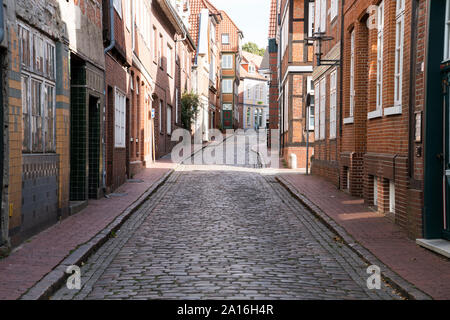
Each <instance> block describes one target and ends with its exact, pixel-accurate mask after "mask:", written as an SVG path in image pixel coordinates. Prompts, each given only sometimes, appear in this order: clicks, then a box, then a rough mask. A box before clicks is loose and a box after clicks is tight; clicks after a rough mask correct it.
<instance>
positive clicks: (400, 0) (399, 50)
mask: <svg viewBox="0 0 450 320" xmlns="http://www.w3.org/2000/svg"><path fill="white" fill-rule="evenodd" d="M395 19H396V23H395V29H396V30H395V71H394V73H395V74H394V105H395V106H401V105H402V78H403V38H404V29H405V0H397V5H396V18H395Z"/></svg>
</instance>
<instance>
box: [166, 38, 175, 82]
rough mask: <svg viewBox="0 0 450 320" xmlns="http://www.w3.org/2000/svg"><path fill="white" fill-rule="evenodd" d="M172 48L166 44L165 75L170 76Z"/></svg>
mask: <svg viewBox="0 0 450 320" xmlns="http://www.w3.org/2000/svg"><path fill="white" fill-rule="evenodd" d="M172 60H173V59H172V47H171V46H170V45H169V44H167V60H166V61H167V74H168V75H172Z"/></svg>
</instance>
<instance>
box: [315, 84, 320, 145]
mask: <svg viewBox="0 0 450 320" xmlns="http://www.w3.org/2000/svg"><path fill="white" fill-rule="evenodd" d="M316 129H317V130H316ZM314 138H315V140H317V141H318V140H320V81H316V82H315V83H314Z"/></svg>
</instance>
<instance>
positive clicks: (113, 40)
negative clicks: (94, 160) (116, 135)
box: [0, 0, 116, 194]
mask: <svg viewBox="0 0 450 320" xmlns="http://www.w3.org/2000/svg"><path fill="white" fill-rule="evenodd" d="M0 1H2V0H0ZM109 31H110V41H111V42H110V44H109V46H108V47H106V48H105V55H106V54H107V53H108V52H109V51H111V50H112V48H114V46H115V45H116V38H115V34H114V0H109ZM103 97H104V99H105V104H104V106H105V107H104V110H103V111H104V116H103V117H104V118H105V113H106V106H107V103H108V101H107V100H106V76H105V77H104V87H103ZM105 136H106V121H103V150H102V151H103V157H102V158H103V179H102V180H103V183H102V187H103V192H104V193H105V194H106V141H105Z"/></svg>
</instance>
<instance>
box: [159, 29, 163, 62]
mask: <svg viewBox="0 0 450 320" xmlns="http://www.w3.org/2000/svg"><path fill="white" fill-rule="evenodd" d="M163 46H164V39H163V36H162V34H161V33H160V34H159V45H158V65H159V66H160V67H161V69H162V68H163V64H162V55H163V52H162V50H163Z"/></svg>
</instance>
